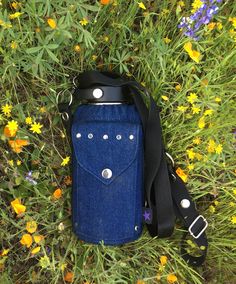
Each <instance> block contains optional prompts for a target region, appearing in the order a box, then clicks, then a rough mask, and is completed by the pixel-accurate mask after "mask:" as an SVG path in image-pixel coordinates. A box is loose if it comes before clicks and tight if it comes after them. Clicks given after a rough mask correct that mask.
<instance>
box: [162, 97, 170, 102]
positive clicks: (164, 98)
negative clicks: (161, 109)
mask: <svg viewBox="0 0 236 284" xmlns="http://www.w3.org/2000/svg"><path fill="white" fill-rule="evenodd" d="M161 98H162V99H163V100H164V101H168V100H169V98H168V97H167V96H161Z"/></svg>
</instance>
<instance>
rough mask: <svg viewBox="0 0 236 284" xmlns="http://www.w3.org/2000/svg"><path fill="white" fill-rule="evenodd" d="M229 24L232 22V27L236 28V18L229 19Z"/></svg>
mask: <svg viewBox="0 0 236 284" xmlns="http://www.w3.org/2000/svg"><path fill="white" fill-rule="evenodd" d="M229 22H232V25H233V27H234V28H236V17H233V18H231V17H230V18H229Z"/></svg>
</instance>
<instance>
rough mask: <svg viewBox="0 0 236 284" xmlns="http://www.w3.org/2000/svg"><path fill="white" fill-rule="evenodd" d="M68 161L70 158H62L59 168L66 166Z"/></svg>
mask: <svg viewBox="0 0 236 284" xmlns="http://www.w3.org/2000/svg"><path fill="white" fill-rule="evenodd" d="M69 161H70V157H69V156H67V157H66V158H64V159H63V160H62V162H61V166H66V165H67V164H68V163H69Z"/></svg>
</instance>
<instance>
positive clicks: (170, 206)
mask: <svg viewBox="0 0 236 284" xmlns="http://www.w3.org/2000/svg"><path fill="white" fill-rule="evenodd" d="M79 83H80V86H79V88H78V89H76V90H75V92H74V98H75V99H76V100H81V97H80V92H81V90H84V89H85V90H86V89H89V90H90V91H89V94H88V93H87V92H86V93H85V94H88V95H87V96H90V94H91V92H92V90H93V89H94V88H96V87H97V86H102V87H104V86H109V88H110V89H109V92H110V95H111V96H112V93H114V92H116V91H115V90H117V89H116V88H117V87H122V88H123V87H126V88H129V90H130V94H132V97H133V100H134V103H135V105H136V107H137V109H138V111H139V114H140V117H141V120H142V124H143V130H144V135H145V139H144V140H145V141H144V151H145V194H146V209H147V210H149V211H150V212H151V215H152V219H151V221H150V222H147V227H148V230H149V233H150V234H151V236H158V237H167V236H170V235H171V234H172V232H173V228H174V222H175V216H176V217H178V218H179V219H180V220H182V222H183V225H184V227H185V228H186V229H187V230H189V232H190V233H191V235H192V236H193V237H194V239H193V240H194V241H195V243H196V244H197V245H198V246H199V247H201V248H202V247H204V248H205V249H204V250H200V251H201V253H202V254H201V256H198V257H194V256H191V255H189V254H188V253H187V250H186V247H185V237H186V236H187V234H185V235H184V237H183V240H182V245H181V254H182V256H183V258H184V259H185V260H186V261H187V262H189V264H190V265H193V266H199V265H201V264H202V262H203V261H204V260H205V257H206V253H207V246H208V243H207V238H206V235H205V229H206V226H207V222H206V220H205V219H204V218H203V217H202V216H201V215H199V214H198V212H197V211H196V208H195V205H194V203H193V202H192V201H191V198H190V196H189V193H188V191H187V189H186V187H185V184H184V183H183V181H182V180H181V179H180V178H179V177H178V176H177V175H176V174H175V170H174V168H173V167H172V166H171V165H170V164H168V163H167V160H166V155H165V150H164V146H163V142H162V131H161V124H160V118H159V109H158V107H157V105H156V103H155V101H154V100H153V98H152V97H151V96H150V95H148V94H147V93H146V90H145V88H144V87H143V86H141V85H140V84H138V83H137V82H136V81H129V80H126V79H123V78H121V77H120V76H117V75H116V74H113V73H100V72H97V71H88V72H84V73H82V74H80V76H79ZM91 87H93V89H92V88H91ZM144 94H146V96H147V99H148V100H149V108H147V106H146V104H145V103H144V99H143V95H144ZM107 96H108V93H107ZM59 110H60V111H61V112H63V111H64V112H67V110H66V108H65V106H63V105H59ZM68 113H69V121H67V122H66V123H65V127H66V128H67V131H68V133H69V135H70V132H69V128H70V126H69V124H70V121H71V110H70V109H69V110H68ZM184 199H186V200H188V201H189V202H190V206H189V207H187V208H185V207H183V206H182V205H181V204H182V201H183V200H184Z"/></svg>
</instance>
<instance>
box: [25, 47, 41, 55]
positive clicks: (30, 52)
mask: <svg viewBox="0 0 236 284" xmlns="http://www.w3.org/2000/svg"><path fill="white" fill-rule="evenodd" d="M42 48H43V47H42V46H36V47H31V48H27V49H26V53H28V54H32V53H36V52H38V51H39V50H41V49H42Z"/></svg>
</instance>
